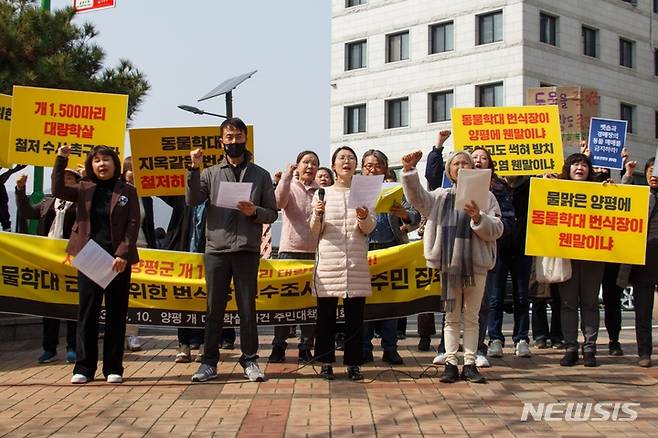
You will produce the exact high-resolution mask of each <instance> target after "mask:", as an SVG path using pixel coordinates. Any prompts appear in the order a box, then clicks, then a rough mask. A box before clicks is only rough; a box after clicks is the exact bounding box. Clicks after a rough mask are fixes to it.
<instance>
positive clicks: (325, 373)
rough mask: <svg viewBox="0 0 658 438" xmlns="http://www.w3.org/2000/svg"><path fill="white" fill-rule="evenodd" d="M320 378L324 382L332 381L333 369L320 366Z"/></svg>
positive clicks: (325, 365) (326, 365)
mask: <svg viewBox="0 0 658 438" xmlns="http://www.w3.org/2000/svg"><path fill="white" fill-rule="evenodd" d="M320 376H322V378H323V379H324V380H334V368H333V367H332V366H331V365H329V364H324V365H322V369H320Z"/></svg>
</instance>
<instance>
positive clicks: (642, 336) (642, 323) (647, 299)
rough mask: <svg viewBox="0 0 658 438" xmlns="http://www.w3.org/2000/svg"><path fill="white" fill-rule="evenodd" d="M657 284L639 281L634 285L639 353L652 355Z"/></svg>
mask: <svg viewBox="0 0 658 438" xmlns="http://www.w3.org/2000/svg"><path fill="white" fill-rule="evenodd" d="M655 290H656V285H655V284H650V283H639V284H638V285H636V286H633V302H634V305H635V339H636V340H637V355H638V356H640V357H642V356H651V353H652V351H653V340H652V338H651V319H652V316H653V300H654V295H655Z"/></svg>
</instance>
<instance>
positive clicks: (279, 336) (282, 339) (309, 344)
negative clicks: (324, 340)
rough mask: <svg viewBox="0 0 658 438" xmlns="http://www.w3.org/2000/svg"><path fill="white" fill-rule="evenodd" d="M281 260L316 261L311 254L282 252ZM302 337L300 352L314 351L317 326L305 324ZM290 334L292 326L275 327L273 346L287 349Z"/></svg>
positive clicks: (302, 327) (280, 254)
mask: <svg viewBox="0 0 658 438" xmlns="http://www.w3.org/2000/svg"><path fill="white" fill-rule="evenodd" d="M279 260H315V254H314V253H310V252H287V251H286V252H280V253H279ZM301 332H302V334H301V336H300V338H299V344H298V345H297V346H298V347H299V349H300V350H311V349H313V343H314V341H315V325H313V324H310V325H309V324H305V325H302V326H301ZM289 333H290V326H287V325H277V326H275V327H274V339H272V346H279V347H282V348H286V347H287V346H288V342H287V341H286V339H287V338H288V334H289Z"/></svg>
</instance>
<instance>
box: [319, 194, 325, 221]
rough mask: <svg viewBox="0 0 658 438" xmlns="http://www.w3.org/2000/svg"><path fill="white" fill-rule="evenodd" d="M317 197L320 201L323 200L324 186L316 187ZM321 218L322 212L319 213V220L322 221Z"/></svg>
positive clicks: (322, 216)
mask: <svg viewBox="0 0 658 438" xmlns="http://www.w3.org/2000/svg"><path fill="white" fill-rule="evenodd" d="M318 199H319V200H320V202H322V201H324V187H320V188H319V189H318ZM323 219H324V213H322V214H321V215H320V222H322V220H323Z"/></svg>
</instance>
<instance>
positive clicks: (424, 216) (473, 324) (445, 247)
mask: <svg viewBox="0 0 658 438" xmlns="http://www.w3.org/2000/svg"><path fill="white" fill-rule="evenodd" d="M449 137H450V131H441V132H440V133H439V134H438V141H437V144H436V145H435V146H433V147H432V149H431V151H430V152H429V154H428V157H427V161H426V168H425V169H426V170H425V175H424V176H425V179H426V183H427V184H425V182H423V181H421V179H420V176H419V173H418V172H417V170H416V166H417V164H418V163H419V161H420V160H421V158H422V156H423V153H422V151H415V152H412V153H408V154H405V155H404V156H402V157H401V158H400V162H401V165H402V168H401V169H400V170H399V173H396V172H394V171H392V169H390V167H389V157H387V156H386V155H385V154H384V153H383V152H381V151H379V150H376V149H370V150H368V151H366V152H365V154H363V156H362V157H360V160H359V157H357V154H356V152H355V151H354V150H353V149H352V148H350V147H348V146H341V147H339V148H337V149H336V150H335V151H333V154H332V157H331V162H330V164H329V166H328V167H320V165H321V162H320V158H319V156H318V155H317V154H316V153H315V152H314V151H312V150H304V151H302V152H300V153H299V154H298V155H297V159H296V160H295V163H294V164H290V165H289V166H288V167H287V169H286V170H285V171H282V172H277V173H276V174H275V175H274V178H272V177H271V176H270V174H269V173H268V172H267V171H266V170H265V169H263V168H262V167H259V166H258V165H256V164H255V163H253V162H252V156H251V153H250V152H249V151H248V150H247V149H246V143H247V128H246V126H245V124H244V123H243V122H242V121H241V120H240V119H238V118H232V119H228V120H226V121H225V122H224V123H223V124H222V126H221V137H220V139H221V143H222V145H223V148H224V152H225V154H224V157H223V158H222V160H221V161H220V162H219V163H218V164H216V165H214V166H211V167H207V168H204V169H201V167H202V164H203V151H202V150H201V149H196V150H193V151H191V154H190V156H191V163H192V164H191V166H190V167H189V168H188V169H187V171H186V172H187V185H186V192H185V196H162V197H161V199H162V200H163V201H164V202H165V203H166V204H168V205H169V206H170V207H172V215H171V219H170V222H169V226H168V229H167V232H166V235H164V236H161V239H160V240H158V239H157V238H156V231H155V226H154V214H153V199H152V198H150V197H143V198H138V196H137V192H136V190H135V187H134V185H133V182H134V181H133V172H132V163H131V160H130V157H128V158H126V159H125V160H124V162H123V166H122V164H121V162H120V159H119V157H118V156H117V154H116V152H114V150H112V149H110V148H106V147H97V148H94V149H93V150H92V151H91V152H90V153H89V156H88V157H87V159H86V162H85V165H84V166H83V167H82V168H79V169H77V170H73V169H69V168H67V163H68V156H69V154H70V148H68V147H62V148H60V149H59V150H58V153H57V158H56V161H55V163H54V170H53V174H52V196H48V197H46V198H45V199H44V200H43V201H41V202H40V203H38V204H36V205H32V204H31V203H30V201H29V199H28V196H27V195H26V182H27V176H26V175H20V176H18V178H17V180H16V189H15V194H16V204H17V207H18V213H19V216H20V218H21V219H23V220H25V219H34V220H37V221H38V229H37V233H38V234H39V235H42V236H46V237H50V238H59V239H68V240H69V242H68V246H67V252H68V253H69V254H71V255H76V254H77V253H78V252H79V251H80V250H81V249H82V248H83V247H84V246H85V244H86V243H87V242H88V241H89V240H93V241H95V242H96V243H97V244H98V245H100V246H101V247H102V248H103V249H104V250H105V251H107V252H108V253H110V254H111V255H112V256H113V258H114V262H113V265H112V269H113V270H115V271H116V272H117V276H116V277H115V278H114V280H112V282H111V283H110V284H109V286H107V287H106V288H102V287H100V286H98V285H97V284H96V283H95V282H93V281H92V280H91V279H89V278H88V277H87V276H85V275H84V274H82V273H79V274H78V289H79V304H80V305H79V314H78V320H77V324H76V322H73V321H68V322H66V328H67V334H66V352H67V353H66V361H67V362H69V363H72V364H75V365H74V370H73V377H72V379H71V383H76V384H83V383H86V382H89V381H91V380H93V379H94V377H95V373H96V368H97V362H98V356H99V351H98V338H99V313H100V311H101V303H102V302H103V301H104V303H105V311H106V320H105V328H104V342H103V365H102V371H103V375H104V376H105V378H106V380H107V381H108V382H109V383H121V382H122V381H123V355H124V349H126V348H127V349H128V350H130V351H138V350H140V349H141V348H142V343H141V340H140V338H139V336H138V332H137V330H138V328H137V326H130V325H129V326H126V313H127V309H128V296H129V294H128V292H129V286H130V274H131V269H130V265H131V264H133V263H136V262H137V261H138V260H139V255H138V248H163V249H167V250H176V251H186V252H200V253H203V254H204V256H203V257H204V264H205V270H204V272H205V280H206V285H207V291H208V299H207V309H206V318H205V327H204V329H189V328H187V329H179V330H178V343H179V348H178V351H177V353H176V356H175V361H176V362H177V363H185V362H190V361H191V360H192V355H191V350H193V349H198V350H199V353H198V355H197V361H198V362H200V365H199V368H198V370H197V371H196V372H195V373H194V375H193V376H192V381H194V382H205V381H208V380H210V379H214V378H216V377H217V376H218V373H217V364H218V362H219V357H220V356H219V350H220V349H232V348H234V343H235V339H236V332H235V330H234V329H232V328H225V327H223V325H224V313H225V310H226V302H227V294H228V293H229V287H230V283H231V282H233V284H234V288H235V295H234V297H235V300H236V303H237V307H238V313H239V316H240V318H239V320H240V327H239V336H240V343H239V346H240V349H241V353H242V354H241V356H240V358H239V363H240V365H241V366H242V367H243V369H244V377H245V378H247V379H249V380H251V381H263V380H264V379H265V375H264V373H263V371H261V369H260V367H259V365H258V362H257V360H258V346H259V344H258V326H257V320H256V297H257V294H258V285H257V278H258V266H259V261H260V258H261V238H262V235H263V228H264V226H267V225H268V224H271V223H273V222H274V221H276V220H277V218H278V216H279V214H281V216H282V234H281V241H280V246H279V253H278V258H280V259H293V260H314V262H315V264H314V271H313V281H312V289H313V294H314V296H315V297H316V299H317V319H316V323H315V324H307V325H301V327H300V328H299V342H298V344H297V361H298V362H299V363H302V364H309V363H313V362H315V363H317V364H318V365H320V366H321V369H320V376H321V377H322V378H324V379H327V380H332V379H334V378H335V376H334V371H333V363H334V362H335V361H336V351H337V350H343V364H344V365H345V366H346V373H347V376H348V378H349V379H351V380H361V379H363V375H362V373H361V366H362V365H363V364H366V363H369V362H372V361H373V360H375V359H374V354H373V351H374V348H375V347H374V346H373V340H374V339H375V337H376V336H378V337H379V338H380V339H381V341H380V342H381V350H382V357H381V359H382V361H383V362H385V363H387V364H389V365H391V366H394V365H402V364H403V363H404V360H403V358H402V356H401V355H400V354H399V351H398V339H403V338H404V337H405V336H406V318H401V319H400V318H395V319H384V320H378V321H364V315H365V299H366V297H368V296H370V295H371V294H372V288H371V284H370V282H371V276H370V272H369V267H368V260H367V251H368V250H378V249H383V248H390V247H393V246H396V245H403V244H405V243H407V242H409V233H412V232H414V231H417V234H418V235H419V236H421V237H422V239H423V248H424V256H425V259H426V261H427V266H428V267H431V268H434V269H437V270H438V271H440V274H441V285H442V303H443V309H444V312H443V318H442V329H441V341H440V344H439V345H438V347H437V350H438V354H437V356H436V357H435V358H434V361H433V362H434V364H437V365H443V366H444V370H443V374H442V375H441V378H440V380H441V382H444V383H452V382H455V381H457V380H459V379H462V380H467V381H471V382H474V383H480V382H483V381H485V378H484V376H483V375H482V374H481V373H480V372H479V370H478V368H484V367H489V366H490V365H491V364H490V362H489V358H500V357H502V356H503V354H504V351H505V348H506V344H505V341H506V339H505V336H504V334H503V331H502V324H503V313H504V304H505V295H506V290H507V285H508V282H509V280H508V278H510V277H511V285H512V301H513V330H512V336H511V342H512V347H511V350H510V351H511V352H512V354H514V355H516V356H518V357H520V358H527V357H530V356H531V354H532V353H531V344H530V331H531V330H530V329H531V328H532V339H533V341H534V347H535V348H537V349H543V348H551V347H552V348H556V349H564V356H563V357H562V359H561V360H560V365H561V366H574V365H576V364H577V363H578V362H579V359H580V357H581V356H582V360H583V365H584V366H586V367H594V366H597V361H596V354H597V350H596V343H597V339H598V333H599V325H600V321H599V319H600V318H599V299H598V296H599V290H600V289H601V290H602V291H603V303H604V307H605V317H604V323H605V327H606V330H607V332H608V337H609V351H608V353H609V354H610V355H613V356H621V355H623V354H624V352H623V351H622V348H621V344H620V342H619V334H620V330H621V295H622V290H623V288H624V287H626V286H627V285H632V286H633V294H634V300H635V329H636V338H637V353H638V365H639V366H642V367H649V366H651V353H652V348H653V343H652V337H651V329H652V308H653V302H654V293H655V289H656V285H657V284H658V265H657V263H658V178H656V177H654V176H653V167H654V160H653V158H652V159H650V160H648V161H647V163H646V165H645V167H644V176H645V179H646V183H647V184H648V185H649V187H650V198H649V211H648V212H647V218H648V234H647V249H646V264H645V265H642V266H639V265H632V266H631V265H619V264H613V263H604V262H597V261H584V260H571V267H572V275H571V278H570V279H569V280H567V281H564V282H562V283H558V284H551V285H542V284H536V283H535V284H533V282H532V281H531V272H532V269H533V258H532V257H530V256H527V255H526V254H525V240H526V220H527V216H528V202H529V186H530V180H531V178H530V177H527V176H514V177H499V176H498V175H496V172H495V168H494V163H493V160H492V157H491V155H490V154H489V152H488V151H487V150H486V149H483V148H479V147H478V148H475V149H474V150H473V151H472V152H464V151H461V152H452V153H450V154H448V155H447V157H446V159H445V161H444V155H445V154H444V150H443V146H444V143H445V142H446V140H447V139H448V138H449ZM581 152H582V153H577V154H572V155H570V156H569V157H567V158H566V160H565V162H564V165H563V166H562V170H561V173H560V174H555V175H553V174H547V175H543V177H545V178H560V179H565V180H571V181H607V180H608V179H609V178H610V173H609V171H608V170H607V169H598V168H595V167H593V166H592V162H591V160H590V158H589V151H588V150H587V148H586V146H585V145H583V146H582V151H581ZM624 161H625V172H624V174H623V178H622V183H624V184H628V183H632V181H633V178H632V177H633V175H634V172H635V170H636V167H637V162H636V161H632V160H630V158H629V157H628V156H627V155H625V156H624ZM359 164H360V167H359ZM22 167H24V166H22ZM22 167H15V168H14V169H10V170H8V171H6V172H5V173H4V174H2V177H3V179H2V182H3V184H2V187H3V188H4V182H5V181H6V179H7V178H8V176H9V175H10V174H11V173H14V172H16V171H19V170H21V169H22ZM461 169H491V171H492V172H491V181H490V185H489V189H490V190H489V194H488V198H487V201H486V203H485V204H484V205H477V204H476V203H475V202H474V201H472V202H470V203H467V204H466V206H465V207H464V208H463V210H462V209H456V208H455V199H456V196H455V195H456V186H457V184H459V174H460V170H461ZM359 170H360V172H361V174H362V175H365V176H368V175H373V176H376V175H384V176H385V178H386V180H387V181H397V180H398V178H399V180H400V181H401V185H402V188H403V191H404V197H403V198H402V202H400V203H398V202H396V203H394V205H393V207H391V209H390V211H388V212H384V213H376V212H373V211H369V210H368V209H367V208H365V207H361V208H348V207H347V199H348V198H349V195H350V190H351V186H352V181H353V177H354V175H355V173H356V172H357V171H359ZM541 176H542V175H538V177H541ZM222 182H249V183H251V184H252V188H251V196H250V199H249V200H246V201H243V202H239V203H238V204H237V205H236V208H235V209H228V208H223V207H219V206H217V205H215V203H214V202H213V200H214V199H216V198H217V196H218V191H219V187H220V185H221V184H222ZM425 187H427V188H425ZM3 193H4V192H3ZM1 194H2V193H0V195H1ZM7 203H8V199H7V196H6V194H5V196H3V197H1V198H0V204H2V205H0V213H1V214H2V226H3V230H5V231H8V230H9V229H10V227H11V222H10V219H9V215H8V214H5V213H6V211H7ZM21 231H23V230H21ZM339 299H340V300H342V305H343V309H344V315H345V318H344V323H341V322H340V321H337V318H336V315H337V311H336V310H337V306H338V305H339ZM531 302H532V312H531V311H530V303H531ZM549 306H550V308H551V318H550V324H549V319H548V316H547V308H548V307H549ZM531 313H532V316H531ZM579 313H580V321H579ZM579 322H580V324H579ZM462 324H463V335H462V334H461V333H462V329H461V325H462ZM59 326H60V321H59V320H56V319H51V318H44V323H43V327H44V331H43V344H42V345H43V352H42V354H41V355H40V356H39V358H38V362H39V363H49V362H53V361H55V360H57V359H58V354H57V345H58V342H59ZM579 327H580V328H581V331H582V335H583V339H584V342H583V343H582V344H580V343H579V340H578V337H579V336H578V335H579V333H578V328H579ZM296 333H297V330H296V329H295V327H294V326H293V327H290V326H276V327H275V328H274V337H273V340H272V343H271V345H272V350H271V353H270V355H269V358H268V362H270V363H280V362H284V361H285V360H286V351H287V347H288V339H290V338H291V337H294V336H296ZM435 333H436V328H435V314H434V313H424V314H419V315H418V335H419V343H418V350H420V351H429V350H430V349H431V336H432V335H434V334H435ZM487 338H488V342H487ZM460 349H463V367H462V369H461V372H460V371H459V369H458V364H459V356H458V352H459V351H460Z"/></svg>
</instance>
